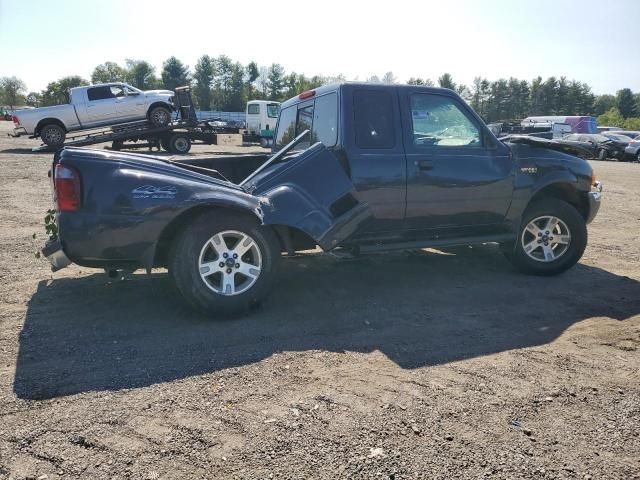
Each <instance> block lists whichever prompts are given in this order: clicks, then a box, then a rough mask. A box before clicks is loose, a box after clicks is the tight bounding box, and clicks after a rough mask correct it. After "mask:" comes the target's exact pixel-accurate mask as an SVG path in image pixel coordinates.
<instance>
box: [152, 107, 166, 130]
mask: <svg viewBox="0 0 640 480" xmlns="http://www.w3.org/2000/svg"><path fill="white" fill-rule="evenodd" d="M149 121H150V122H151V125H153V126H154V127H164V126H166V125H169V122H171V110H169V109H168V108H167V107H153V108H152V109H151V110H150V111H149Z"/></svg>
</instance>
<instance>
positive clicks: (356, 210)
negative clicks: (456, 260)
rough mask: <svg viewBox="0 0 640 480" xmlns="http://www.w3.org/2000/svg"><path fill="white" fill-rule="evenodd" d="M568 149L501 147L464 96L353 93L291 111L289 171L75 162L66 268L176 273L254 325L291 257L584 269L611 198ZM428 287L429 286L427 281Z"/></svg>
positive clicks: (62, 187)
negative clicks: (468, 251) (400, 254)
mask: <svg viewBox="0 0 640 480" xmlns="http://www.w3.org/2000/svg"><path fill="white" fill-rule="evenodd" d="M568 148H569V147H568V146H567V145H564V144H558V143H556V142H554V141H553V140H545V139H541V138H535V137H513V138H511V139H509V140H508V141H499V140H497V139H496V137H495V136H494V135H493V134H492V133H491V132H490V131H489V129H488V128H487V127H486V125H485V124H484V123H483V122H482V120H481V119H480V118H479V117H478V115H476V114H475V113H474V112H473V110H472V109H471V108H470V107H469V106H468V105H467V104H465V102H464V101H463V100H462V99H461V98H460V97H459V96H458V95H456V94H455V93H454V92H452V91H450V90H445V89H437V88H428V87H417V86H399V85H378V84H357V83H343V84H338V85H331V86H325V87H321V88H318V89H315V90H311V91H307V92H304V93H302V94H300V95H299V96H298V97H296V98H293V99H291V100H288V101H287V102H285V103H283V104H282V109H281V112H280V117H279V120H278V124H277V127H276V133H275V150H277V151H278V153H276V154H275V155H273V156H271V157H268V156H266V155H265V156H250V155H247V156H241V155H239V156H235V157H226V158H225V157H222V158H221V157H218V158H212V159H198V160H195V161H193V162H191V163H185V162H177V161H171V160H168V159H163V158H154V157H148V156H144V155H137V154H116V153H109V152H104V151H96V150H88V149H71V148H68V149H64V150H62V151H61V152H59V153H58V154H56V156H55V157H54V161H53V169H52V176H53V185H54V192H55V199H56V202H57V210H58V213H57V222H58V228H59V237H58V238H57V239H55V240H53V241H50V242H49V243H48V244H47V245H46V246H45V248H44V249H43V253H44V256H46V257H48V258H49V260H50V261H51V263H52V265H53V268H54V269H57V268H61V267H64V266H66V265H68V264H69V263H70V262H75V263H77V264H79V265H83V266H87V267H96V268H105V269H107V270H113V269H128V270H132V269H137V268H145V269H147V271H150V270H151V268H153V267H160V266H166V267H168V270H169V273H170V276H171V278H172V279H173V282H174V283H175V285H176V287H177V290H178V291H179V292H180V293H181V294H182V296H183V297H184V298H185V299H186V300H187V302H188V303H189V304H191V305H192V306H193V307H195V308H197V309H199V310H201V311H205V312H214V313H229V312H238V311H243V310H247V309H248V308H250V307H251V305H253V304H255V303H256V302H258V301H260V300H261V299H262V298H264V297H265V295H266V294H267V292H268V291H269V289H270V288H271V286H272V285H273V283H274V280H275V277H276V272H277V269H278V263H279V259H280V256H281V253H282V252H287V253H288V254H292V253H293V252H295V251H296V250H304V249H309V248H313V247H315V246H316V245H317V246H320V247H321V248H322V249H323V250H331V249H334V248H342V249H345V250H349V251H351V252H354V253H358V252H360V253H365V252H369V251H374V250H391V249H411V248H423V247H443V246H449V245H460V244H472V243H486V242H495V243H499V244H500V245H501V248H502V250H503V252H504V253H505V255H506V256H507V258H509V259H510V260H511V261H512V262H513V263H514V264H515V265H516V267H518V268H519V269H520V270H522V271H525V272H528V273H533V274H540V275H551V274H557V273H560V272H562V271H564V270H566V269H568V268H570V267H571V266H573V265H574V264H575V263H576V262H577V261H578V260H579V259H580V257H581V256H582V253H583V251H584V249H585V246H586V243H587V228H586V225H587V223H589V222H590V221H591V220H592V219H593V218H594V216H595V215H596V212H597V211H598V208H599V206H600V198H601V186H600V184H599V182H597V181H596V180H595V177H594V173H593V170H592V168H591V166H590V165H589V163H587V162H586V161H585V160H582V159H580V158H578V157H576V156H573V155H569V154H568V153H565V152H566V151H567V150H568ZM426 274H428V273H427V272H425V275H426Z"/></svg>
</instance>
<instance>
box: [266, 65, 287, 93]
mask: <svg viewBox="0 0 640 480" xmlns="http://www.w3.org/2000/svg"><path fill="white" fill-rule="evenodd" d="M284 77H285V71H284V67H283V66H282V65H280V64H279V63H273V64H271V66H270V67H269V73H268V84H267V89H268V92H269V100H280V99H281V97H282V91H283V89H284Z"/></svg>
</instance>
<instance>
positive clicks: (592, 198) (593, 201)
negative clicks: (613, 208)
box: [587, 182, 602, 223]
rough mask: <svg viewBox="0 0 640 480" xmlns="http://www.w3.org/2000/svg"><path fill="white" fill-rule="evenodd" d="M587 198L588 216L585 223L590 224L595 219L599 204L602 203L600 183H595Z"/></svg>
mask: <svg viewBox="0 0 640 480" xmlns="http://www.w3.org/2000/svg"><path fill="white" fill-rule="evenodd" d="M587 196H588V198H589V215H588V216H587V223H591V222H592V221H593V219H594V218H595V217H596V214H597V213H598V210H600V204H601V203H602V202H601V200H602V183H600V182H596V184H595V185H594V186H593V188H592V189H591V191H590V192H589V193H588V194H587Z"/></svg>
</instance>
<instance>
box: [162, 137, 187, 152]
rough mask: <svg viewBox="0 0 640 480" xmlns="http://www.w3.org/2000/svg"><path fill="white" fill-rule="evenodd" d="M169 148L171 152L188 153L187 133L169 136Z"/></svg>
mask: <svg viewBox="0 0 640 480" xmlns="http://www.w3.org/2000/svg"><path fill="white" fill-rule="evenodd" d="M168 143H169V145H168V146H169V148H168V149H167V150H169V151H170V152H172V153H178V154H182V153H189V150H191V139H190V138H189V137H188V136H187V135H183V134H181V133H176V134H175V135H172V136H171V137H170V138H169V142H168Z"/></svg>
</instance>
